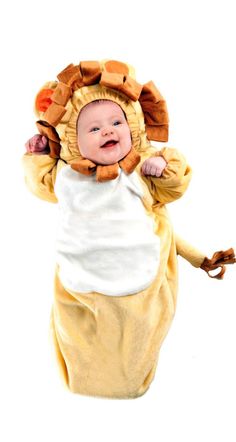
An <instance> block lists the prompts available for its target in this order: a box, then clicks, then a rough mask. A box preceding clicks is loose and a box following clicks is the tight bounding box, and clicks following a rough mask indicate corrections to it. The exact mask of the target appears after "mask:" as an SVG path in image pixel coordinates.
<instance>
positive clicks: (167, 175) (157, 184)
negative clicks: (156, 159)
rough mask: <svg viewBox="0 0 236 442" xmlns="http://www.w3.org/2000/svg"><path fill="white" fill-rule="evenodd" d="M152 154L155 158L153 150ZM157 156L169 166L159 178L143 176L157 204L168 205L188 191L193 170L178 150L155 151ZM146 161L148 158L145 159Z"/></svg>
mask: <svg viewBox="0 0 236 442" xmlns="http://www.w3.org/2000/svg"><path fill="white" fill-rule="evenodd" d="M150 153H151V154H152V156H153V148H152V147H151V150H150ZM154 155H155V156H162V157H163V158H164V159H165V160H166V162H167V166H166V168H165V169H164V171H163V173H162V176H161V177H159V178H156V177H153V176H151V175H149V176H145V177H144V176H143V179H144V181H145V182H146V183H147V185H148V187H149V190H150V192H151V194H152V196H153V197H154V199H155V200H156V202H159V203H162V204H167V203H170V202H172V201H175V200H177V199H178V198H180V197H181V196H182V195H183V194H184V192H185V191H186V189H187V187H188V185H189V182H190V179H191V177H192V171H191V168H190V167H189V166H188V164H187V162H186V159H185V157H184V156H183V155H182V154H181V153H180V152H179V151H178V150H176V149H173V148H171V147H164V148H162V149H161V150H159V151H155V154H154ZM145 159H146V158H145Z"/></svg>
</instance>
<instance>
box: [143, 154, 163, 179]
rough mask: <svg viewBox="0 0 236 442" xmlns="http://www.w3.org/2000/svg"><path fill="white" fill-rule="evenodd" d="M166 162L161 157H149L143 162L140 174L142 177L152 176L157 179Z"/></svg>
mask: <svg viewBox="0 0 236 442" xmlns="http://www.w3.org/2000/svg"><path fill="white" fill-rule="evenodd" d="M166 165H167V162H166V161H165V160H164V158H163V157H151V158H148V159H147V160H145V161H144V163H143V165H142V168H141V173H142V174H143V175H152V176H155V177H157V178H159V177H160V176H161V175H162V172H163V170H164V169H165V167H166Z"/></svg>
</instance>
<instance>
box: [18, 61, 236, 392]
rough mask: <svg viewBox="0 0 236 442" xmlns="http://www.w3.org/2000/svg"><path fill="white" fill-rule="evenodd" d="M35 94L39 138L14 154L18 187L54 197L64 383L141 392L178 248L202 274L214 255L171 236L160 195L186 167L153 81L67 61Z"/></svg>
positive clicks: (178, 188) (185, 178)
mask: <svg viewBox="0 0 236 442" xmlns="http://www.w3.org/2000/svg"><path fill="white" fill-rule="evenodd" d="M58 79H59V83H58V82H50V83H48V84H47V85H46V86H45V87H44V88H43V89H42V90H41V91H40V92H39V94H38V95H37V97H36V112H37V115H38V116H39V117H40V120H39V121H38V123H37V126H38V129H39V131H40V135H35V136H34V137H32V138H31V139H30V140H29V141H28V142H27V143H26V148H27V153H26V154H25V155H24V157H23V165H24V168H25V178H26V184H27V185H28V187H29V188H30V190H31V191H32V192H33V193H34V194H35V195H37V196H38V197H40V198H43V199H46V200H47V201H51V202H57V203H58V207H59V214H60V217H59V222H58V230H57V240H56V260H57V262H56V272H55V290H54V303H53V308H52V314H51V331H52V337H53V342H54V346H55V349H56V355H57V362H58V365H59V367H60V369H61V373H62V375H63V379H64V381H65V384H66V385H67V386H68V388H69V389H70V391H72V392H74V393H80V394H85V395H92V396H99V397H107V398H123V399H125V398H135V397H138V396H141V395H142V394H144V393H145V391H146V390H147V389H148V387H149V385H150V383H151V381H152V379H153V377H154V375H155V370H156V364H157V360H158V356H159V351H160V347H161V345H162V342H163V340H164V338H165V336H166V334H167V332H168V329H169V327H170V325H171V322H172V319H173V316H174V313H175V307H176V296H177V283H178V281H177V258H176V255H177V253H180V254H181V255H182V256H184V257H185V258H187V259H188V260H189V261H190V262H191V263H192V264H193V265H194V266H196V267H200V266H201V267H202V268H203V269H204V270H206V271H207V272H208V271H209V270H211V269H214V268H216V267H219V266H220V268H221V271H220V274H219V275H218V277H222V275H223V273H224V266H223V264H222V262H223V263H227V262H234V261H235V259H234V253H233V251H232V249H230V250H229V251H227V252H218V255H217V256H216V255H214V257H213V258H212V260H208V259H207V258H206V257H205V255H203V254H202V253H201V252H199V251H197V250H196V249H194V248H192V247H191V246H189V245H188V244H187V243H185V242H184V241H182V240H180V239H179V238H177V237H176V236H175V235H174V232H173V229H172V225H171V222H170V220H169V217H168V213H167V210H166V207H165V205H166V203H169V202H171V201H174V200H176V199H177V198H179V197H181V196H182V194H183V193H184V192H185V190H186V189H187V187H188V184H189V181H190V178H191V169H190V167H189V166H188V165H187V163H186V160H185V158H184V157H183V156H182V155H181V154H180V153H179V152H178V151H177V150H176V149H173V148H167V147H164V148H162V149H161V150H157V149H156V148H154V147H152V146H151V145H150V142H149V140H150V139H153V140H156V141H167V139H168V115H167V109H166V105H165V101H164V100H163V97H162V96H161V95H160V93H159V91H158V90H157V89H156V87H155V86H154V84H153V83H152V82H149V83H147V84H146V85H144V86H143V87H142V86H141V85H139V84H138V83H137V82H136V80H135V79H134V72H133V69H132V68H131V67H130V66H128V65H127V64H124V63H121V62H117V61H113V60H109V61H104V62H100V63H98V62H82V63H80V65H79V66H73V65H69V66H68V67H67V68H66V69H65V70H64V71H62V72H61V73H60V74H59V75H58Z"/></svg>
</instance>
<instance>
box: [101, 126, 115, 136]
mask: <svg viewBox="0 0 236 442" xmlns="http://www.w3.org/2000/svg"><path fill="white" fill-rule="evenodd" d="M113 133H114V128H113V126H106V127H104V128H103V129H102V135H111V134H113Z"/></svg>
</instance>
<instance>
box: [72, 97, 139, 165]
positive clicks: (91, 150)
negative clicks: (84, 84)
mask: <svg viewBox="0 0 236 442" xmlns="http://www.w3.org/2000/svg"><path fill="white" fill-rule="evenodd" d="M77 136H78V138H77V139H78V145H79V149H80V152H81V155H82V156H83V157H84V158H88V159H89V160H91V161H93V162H94V163H96V164H104V165H105V164H106V165H109V164H114V163H117V162H118V161H120V160H121V159H122V158H124V157H125V156H126V155H127V154H128V152H129V151H130V149H131V145H132V142H131V135H130V129H129V126H128V123H127V121H126V119H125V116H124V114H123V111H122V109H121V108H120V106H119V105H118V104H116V103H114V102H113V101H102V102H94V103H89V104H88V105H87V106H85V107H84V109H82V111H81V114H80V116H79V119H78V125H77Z"/></svg>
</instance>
